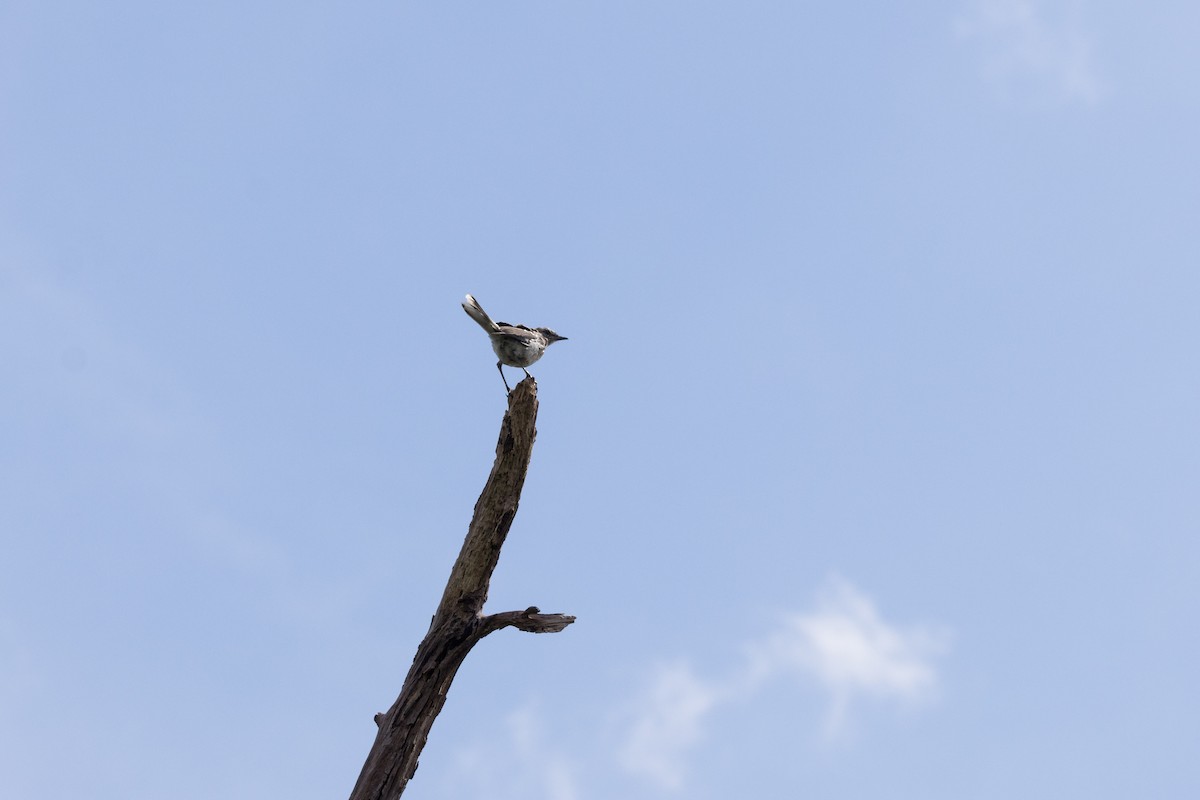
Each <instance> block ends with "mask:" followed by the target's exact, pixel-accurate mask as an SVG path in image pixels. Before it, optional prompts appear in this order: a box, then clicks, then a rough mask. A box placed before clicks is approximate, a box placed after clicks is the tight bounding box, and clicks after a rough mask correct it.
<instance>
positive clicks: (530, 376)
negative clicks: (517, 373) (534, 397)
mask: <svg viewBox="0 0 1200 800" xmlns="http://www.w3.org/2000/svg"><path fill="white" fill-rule="evenodd" d="M521 369H525V368H524V367H521ZM525 377H526V378H532V377H533V376H532V375H530V374H529V370H527V369H525Z"/></svg>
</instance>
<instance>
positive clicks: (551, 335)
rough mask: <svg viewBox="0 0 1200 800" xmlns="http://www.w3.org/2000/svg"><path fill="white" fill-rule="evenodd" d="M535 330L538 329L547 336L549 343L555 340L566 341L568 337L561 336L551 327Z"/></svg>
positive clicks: (547, 342)
mask: <svg viewBox="0 0 1200 800" xmlns="http://www.w3.org/2000/svg"><path fill="white" fill-rule="evenodd" d="M534 330H536V331H537V332H538V333H540V334H541V335H542V336H545V337H546V344H547V345H551V344H554V343H555V342H565V341H566V340H567V337H565V336H559V335H558V334H557V333H555V332H554V331H552V330H550V329H549V328H534Z"/></svg>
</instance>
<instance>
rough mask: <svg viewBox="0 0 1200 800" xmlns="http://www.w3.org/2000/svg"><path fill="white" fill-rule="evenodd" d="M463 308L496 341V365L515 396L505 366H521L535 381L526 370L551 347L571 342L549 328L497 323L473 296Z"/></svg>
mask: <svg viewBox="0 0 1200 800" xmlns="http://www.w3.org/2000/svg"><path fill="white" fill-rule="evenodd" d="M462 307H463V311H465V312H467V316H469V317H470V318H471V319H473V320H475V321H476V322H477V323H479V327H481V328H483V329H484V331H486V332H487V335H488V338H490V339H491V340H492V350H494V351H495V352H496V357H497V358H499V359H500V360H499V361H497V362H496V369H498V370H500V380H502V381H504V388H505V390H506V391H507V392H508V393H509V394H512V389H510V388H509V387H508V378H506V377H504V366H505V365H507V366H510V367H520V368H521V369H523V370H525V376H526V377H527V378H532V377H533V376H532V375H530V374H529V370H528V369H525V368H526V367H528V366H529V365H530V364H532V363H533V362H535V361H537V360H538V359H539V358H541V357H542V354H543V353H545V352H546V348H547V347H549V346H550V345H552V344H554V343H555V342H565V341H566V340H567V337H565V336H559V335H558V334H557V333H555V332H554V331H552V330H550V329H549V328H528V327H526V326H524V325H509V324H508V323H507V322H493V321H492V318H491V317H489V316H488V315H487V312H486V311H484V310H483V307H482V306H481V305H479V302H478V301H477V300H476V299H475V298H474V297H472V296H471V295H467V299H466V301H465V302H464V303H463V304H462Z"/></svg>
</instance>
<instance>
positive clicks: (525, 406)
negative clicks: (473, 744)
mask: <svg viewBox="0 0 1200 800" xmlns="http://www.w3.org/2000/svg"><path fill="white" fill-rule="evenodd" d="M537 408H538V401H537V382H536V381H534V380H533V378H526V379H525V380H523V381H521V382H520V383H519V384H517V387H516V388H515V389H513V391H512V394H510V395H509V397H508V411H507V412H506V413H505V414H504V421H503V422H501V424H500V441H499V442H497V444H496V461H495V463H494V464H493V465H492V473H491V475H489V476H488V479H487V483H486V484H485V485H484V487H483V492H482V493H481V494H480V495H479V501H478V502H477V503H475V515H474V517H473V518H472V519H471V526H470V528H469V529H468V530H467V538H466V540H465V541H464V542H463V546H462V550H461V551H460V552H459V554H458V559H457V560H456V561H455V562H454V568H453V569H452V570H451V572H450V580H449V581H448V582H447V583H446V591H445V592H444V593H443V594H442V601H441V603H439V604H438V608H437V612H436V613H435V614H434V615H433V621H432V622H431V623H430V625H429V632H428V633H427V634H425V638H424V640H422V642H421V644H420V646H419V647H418V648H417V655H416V657H415V658H413V664H412V667H411V668H410V669H409V671H408V676H407V677H406V678H405V679H404V687H403V688H402V689H401V690H400V696H399V697H398V698H396V702H395V703H393V704H392V707H391V708H390V709H388V711H387V713H386V714H376V715H375V722H376V724H377V725H378V726H379V731H378V733H377V734H376V736H375V744H374V745H372V747H371V752H370V753H369V754H368V755H367V761H366V763H365V764H363V768H362V772H361V773H360V774H359V776H358V782H357V783H356V784H355V785H354V791H353V792H351V793H350V800H395V799H396V798H398V797H400V795H401V794H402V793H403V792H404V787H405V786H407V785H408V781H409V779H410V778H412V776H413V773H414V772H416V770H417V758H418V757H419V756H420V755H421V750H422V748H424V747H425V741H426V740H427V739H428V738H429V730H430V728H432V727H433V720H434V719H435V718H436V717H437V715H438V713H439V712H440V711H441V710H442V706H443V705H444V704H445V702H446V693H447V692H448V691H449V690H450V684H451V682H452V681H453V680H454V675H455V673H456V672H458V668H459V665H461V664H462V662H463V659H465V658H466V657H467V653H469V652H470V651H471V648H472V647H474V646H475V643H476V642H478V641H479V640H480V639H482V638H483V637H484V636H487V635H488V634H489V633H491V632H493V631H498V630H500V629H501V628H507V627H510V626H511V627H515V628H518V629H520V630H523V631H527V632H530V633H557V632H558V631H561V630H562V629H563V628H565V627H567V626H568V625H570V624H571V623H572V622H574V621H575V618H574V617H571V616H567V615H566V614H542V613H540V612H539V611H538V609H537V608H536V607H534V606H531V607H529V608H527V609H525V610H524V611H506V612H502V613H499V614H490V615H487V616H484V614H483V604H484V602H485V601H486V600H487V593H488V585H489V583H490V582H491V579H492V571H493V570H495V568H496V563H497V562H498V561H499V559H500V548H501V546H502V545H503V544H504V539H505V537H506V536H508V529H509V528H510V527H511V526H512V521H513V517H515V516H516V514H517V504H518V503H519V502H520V499H521V487H522V486H523V485H524V484H525V473H526V472H527V471H528V469H529V458H530V455H532V453H533V440H534V438H535V436H536V435H537V430H536V429H535V428H534V423H535V422H536V420H537Z"/></svg>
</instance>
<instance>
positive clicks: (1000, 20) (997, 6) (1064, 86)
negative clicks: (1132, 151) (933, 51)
mask: <svg viewBox="0 0 1200 800" xmlns="http://www.w3.org/2000/svg"><path fill="white" fill-rule="evenodd" d="M1083 12H1084V8H1083V0H973V2H972V3H971V4H970V7H969V8H968V9H967V10H965V11H964V12H963V13H962V14H960V15H959V16H958V18H957V19H956V20H955V23H954V30H955V33H956V35H957V36H958V37H959V38H960V39H962V40H965V41H971V42H976V43H978V44H979V46H980V47H981V49H982V51H983V68H984V71H985V72H986V74H987V75H988V77H989V78H990V79H991V80H992V81H993V82H994V83H995V84H996V85H997V86H998V87H1000V88H1001V89H1002V90H1004V91H1013V90H1018V91H1035V92H1038V93H1041V94H1046V93H1049V94H1050V95H1051V96H1054V97H1058V98H1060V99H1068V100H1074V101H1079V102H1083V103H1087V104H1089V105H1090V104H1094V103H1096V102H1098V101H1099V100H1100V99H1101V97H1102V95H1103V87H1102V85H1101V81H1100V78H1099V75H1098V72H1097V68H1096V62H1095V54H1094V51H1095V45H1094V37H1093V36H1092V34H1091V33H1090V32H1089V31H1088V30H1087V28H1086V27H1085V25H1084V23H1083V17H1084V13H1083Z"/></svg>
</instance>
